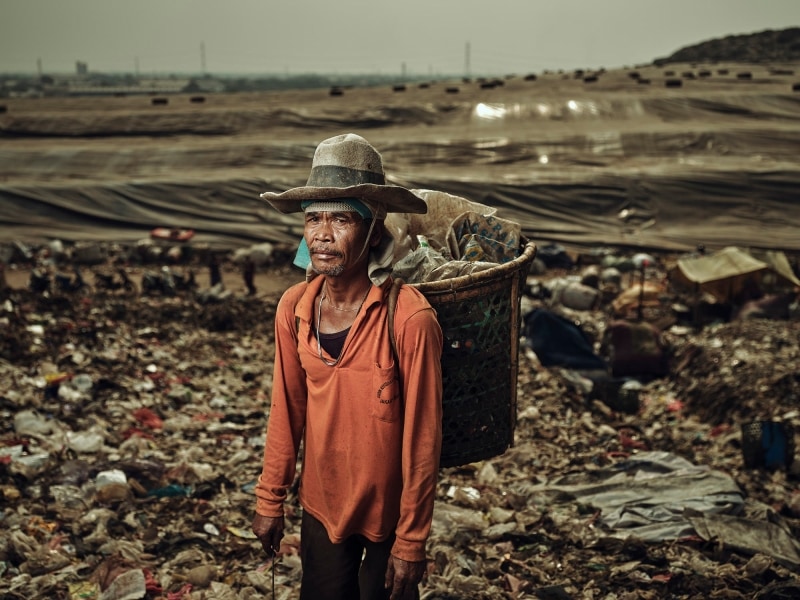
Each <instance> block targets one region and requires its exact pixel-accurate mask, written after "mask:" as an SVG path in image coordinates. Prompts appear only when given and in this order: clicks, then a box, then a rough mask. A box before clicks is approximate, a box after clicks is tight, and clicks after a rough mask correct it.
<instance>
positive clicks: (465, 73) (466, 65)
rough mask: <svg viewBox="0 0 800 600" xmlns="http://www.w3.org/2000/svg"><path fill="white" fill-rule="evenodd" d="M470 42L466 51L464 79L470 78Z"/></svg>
mask: <svg viewBox="0 0 800 600" xmlns="http://www.w3.org/2000/svg"><path fill="white" fill-rule="evenodd" d="M469 54H470V48H469V42H467V47H466V48H465V49H464V77H470V65H469V58H470V57H469Z"/></svg>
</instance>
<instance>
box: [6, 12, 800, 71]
mask: <svg viewBox="0 0 800 600" xmlns="http://www.w3.org/2000/svg"><path fill="white" fill-rule="evenodd" d="M0 8H2V11H0V15H1V17H0V18H1V19H2V21H0V72H20V71H24V72H31V73H35V72H36V71H37V69H38V66H39V64H41V69H42V72H44V73H65V72H74V70H75V62H76V61H84V62H86V63H88V65H89V70H90V71H95V72H98V71H105V72H137V71H138V72H139V73H140V74H142V75H146V74H155V73H158V74H165V73H173V72H174V73H201V72H203V70H205V72H207V73H210V74H235V73H256V74H258V73H262V74H263V73H288V74H299V73H365V72H369V73H383V74H392V73H398V74H400V73H402V72H403V70H404V69H405V72H406V73H408V74H422V75H428V74H430V75H441V74H457V75H461V74H474V75H479V74H495V75H501V74H511V73H516V74H520V73H527V72H537V71H542V70H544V69H575V68H598V67H606V68H614V67H621V66H627V65H636V64H643V63H648V62H651V61H652V60H654V59H656V58H660V57H664V56H667V55H669V54H671V53H673V52H674V51H676V50H679V49H680V48H683V47H685V46H688V45H691V44H695V43H698V42H702V41H706V40H709V39H713V38H718V37H723V36H726V35H731V34H746V33H755V32H758V31H763V30H764V29H784V28H786V27H796V26H800V0H483V1H478V0H394V1H393V2H384V1H382V0H372V1H366V0H0Z"/></svg>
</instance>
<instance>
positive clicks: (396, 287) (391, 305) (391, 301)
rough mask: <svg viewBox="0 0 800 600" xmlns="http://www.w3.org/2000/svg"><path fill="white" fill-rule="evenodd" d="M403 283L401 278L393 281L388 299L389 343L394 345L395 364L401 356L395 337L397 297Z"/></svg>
mask: <svg viewBox="0 0 800 600" xmlns="http://www.w3.org/2000/svg"><path fill="white" fill-rule="evenodd" d="M403 283H404V282H403V280H402V279H400V278H397V279H395V280H394V281H392V287H391V288H390V289H389V297H388V299H387V308H388V310H389V317H388V319H387V320H388V323H387V326H388V328H389V341H390V342H391V343H392V354H394V359H395V362H397V360H398V358H399V356H398V354H397V338H396V337H395V335H394V312H395V309H396V308H397V295H398V294H399V293H400V288H401V287H402V285H403Z"/></svg>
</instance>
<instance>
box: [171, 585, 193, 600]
mask: <svg viewBox="0 0 800 600" xmlns="http://www.w3.org/2000/svg"><path fill="white" fill-rule="evenodd" d="M191 591H192V584H191V583H184V584H183V587H182V588H181V589H179V590H178V591H177V592H168V593H167V600H185V599H186V598H190V596H189V594H190V593H191Z"/></svg>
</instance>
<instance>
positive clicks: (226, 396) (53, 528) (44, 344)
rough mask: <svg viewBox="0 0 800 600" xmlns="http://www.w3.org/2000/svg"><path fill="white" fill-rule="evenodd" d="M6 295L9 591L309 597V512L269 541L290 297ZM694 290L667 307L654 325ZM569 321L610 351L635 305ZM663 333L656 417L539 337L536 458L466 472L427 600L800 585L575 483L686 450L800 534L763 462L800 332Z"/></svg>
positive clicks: (445, 489)
mask: <svg viewBox="0 0 800 600" xmlns="http://www.w3.org/2000/svg"><path fill="white" fill-rule="evenodd" d="M551 275H552V274H551ZM0 294H1V295H2V296H1V297H0V309H1V312H0V331H1V332H2V336H1V337H0V382H2V383H0V412H1V413H2V420H0V423H2V425H1V426H0V498H2V509H0V523H1V524H2V528H3V531H4V534H3V536H2V540H0V591H1V592H2V597H3V598H7V599H9V600H21V599H26V600H30V599H39V598H41V599H45V598H47V599H70V600H72V599H78V598H81V599H85V598H97V599H101V598H102V599H103V600H112V599H121V598H131V599H133V598H149V599H156V598H162V599H167V598H168V599H184V598H194V599H201V598H202V599H204V598H208V599H210V598H214V599H222V600H227V599H231V600H236V599H248V600H249V599H254V598H265V597H266V598H269V597H272V594H273V591H274V594H275V597H276V598H283V599H288V598H296V597H297V584H298V581H299V573H300V565H299V558H298V556H297V550H298V546H299V543H300V540H299V519H298V507H297V506H296V505H295V504H292V505H290V507H289V508H290V510H289V514H288V516H287V530H286V533H287V536H286V538H285V540H284V545H283V555H282V557H281V558H280V559H279V560H278V561H276V562H275V563H274V564H273V563H272V562H270V561H269V560H267V558H266V557H265V556H264V554H263V552H262V550H261V549H260V545H259V544H258V543H257V541H256V540H254V539H253V537H252V534H251V533H250V532H249V524H250V519H251V515H252V510H253V506H254V496H253V495H252V489H253V485H254V480H255V477H256V476H257V474H258V472H259V469H260V462H261V451H262V447H263V434H264V427H265V424H266V414H267V411H268V398H269V392H270V382H271V379H270V376H271V368H272V359H273V356H274V345H273V333H272V325H273V323H272V320H273V316H274V309H275V306H276V304H277V300H278V295H277V294H276V295H274V296H260V297H252V296H248V295H245V294H228V295H225V296H224V297H219V298H216V299H215V300H213V301H209V300H208V297H207V296H206V297H203V296H202V295H201V294H199V293H198V292H197V290H194V291H187V292H180V293H176V294H174V295H169V296H166V295H150V296H148V295H144V294H140V293H136V294H131V293H126V292H125V291H124V290H118V291H107V292H106V293H102V294H100V293H95V294H80V293H57V294H42V293H40V292H34V291H32V290H30V289H19V288H5V289H4V290H2V291H0ZM613 297H614V295H613V294H611V295H609V299H611V298H613ZM675 300H676V299H675V298H674V297H670V296H669V295H664V296H663V297H661V298H660V300H659V306H660V309H661V311H660V313H659V306H656V307H652V306H651V307H649V310H651V311H654V312H653V313H652V316H653V319H660V318H662V317H663V316H664V315H665V314H668V313H669V306H670V305H671V304H672V303H674V302H675ZM542 303H543V301H542V299H541V297H539V298H529V299H528V303H527V304H526V305H525V306H526V307H527V308H528V309H530V308H531V306H535V305H541V304H542ZM561 312H562V314H566V315H569V316H570V317H571V318H573V319H574V320H575V321H581V322H583V323H584V324H585V330H586V331H588V332H591V334H592V335H597V336H598V339H597V340H596V342H599V336H600V335H601V334H602V332H603V330H604V329H605V328H607V326H608V322H609V319H610V318H611V316H612V315H611V311H610V310H609V308H608V304H605V303H604V304H603V305H599V306H597V305H596V306H594V307H593V308H592V310H589V311H579V312H570V311H568V310H562V311H561ZM578 317H579V318H578ZM662 321H663V319H662ZM661 332H662V335H663V338H664V340H665V345H666V347H668V349H669V372H668V374H667V375H666V376H663V377H654V378H649V379H648V380H645V381H642V383H641V387H639V388H638V389H637V391H638V395H637V400H638V403H637V404H636V405H635V407H634V408H633V409H632V410H631V409H630V408H629V407H628V408H629V409H628V410H620V407H619V406H616V405H614V403H613V402H609V401H608V398H601V397H597V395H596V394H592V393H589V392H588V391H587V389H586V387H585V386H584V385H583V384H584V383H585V378H582V377H581V376H580V375H576V374H575V373H571V372H569V371H567V370H565V369H559V368H545V367H543V366H542V364H541V362H540V361H539V358H538V357H537V356H536V355H535V354H534V353H533V352H532V351H531V350H530V349H528V348H525V347H524V346H523V351H522V355H521V365H520V373H519V381H518V407H517V414H518V421H517V425H516V441H515V444H514V446H513V447H512V448H511V449H509V450H508V451H507V452H506V453H505V454H503V455H502V456H499V457H495V458H492V459H489V460H485V461H482V462H478V463H472V464H469V465H464V466H461V467H452V468H449V469H443V470H442V473H441V479H440V485H439V492H438V501H437V507H436V511H435V519H434V528H433V533H432V535H431V540H430V544H429V556H430V568H429V574H428V577H427V579H426V581H425V583H424V585H423V586H422V597H423V598H425V599H427V600H433V599H439V600H450V599H453V600H454V599H466V598H471V599H486V600H489V599H492V600H494V599H518V598H575V599H578V598H581V599H583V598H591V599H601V598H602V599H612V598H613V599H633V598H712V597H715V598H763V599H766V598H774V599H777V598H789V597H798V595H800V578H798V564H797V563H794V562H793V561H792V558H791V555H790V554H787V553H786V552H784V553H778V552H777V551H774V549H773V550H770V549H769V548H768V547H764V548H763V549H762V550H758V549H756V550H754V549H753V548H754V546H753V545H752V544H744V545H743V544H741V543H737V541H738V540H737V539H734V540H733V541H731V540H730V539H726V538H724V537H720V536H716V537H714V536H704V535H701V534H700V533H694V534H692V535H687V536H685V537H682V538H679V539H670V540H662V541H644V540H642V539H640V538H638V537H637V536H634V535H624V532H623V534H622V535H620V533H619V531H613V530H611V529H610V528H609V527H608V526H607V525H605V524H604V521H603V518H604V517H606V516H607V515H604V514H602V511H601V510H600V509H598V507H597V506H596V505H595V504H594V503H592V502H584V501H581V499H580V498H579V497H577V496H575V495H572V494H569V493H567V492H565V491H563V490H560V491H554V489H553V487H552V484H553V483H554V482H560V483H562V484H563V483H575V482H576V481H587V480H588V481H591V480H592V479H593V478H594V480H596V481H599V480H600V477H601V476H602V475H603V474H605V473H607V472H608V470H609V469H613V468H615V467H617V466H619V465H620V464H623V463H624V462H625V461H628V460H630V459H632V458H636V457H637V456H651V455H652V453H660V456H667V455H669V456H676V457H679V458H680V459H681V460H684V461H688V462H689V463H691V464H692V465H695V466H697V467H698V468H700V469H709V470H713V471H714V472H721V473H724V474H726V475H727V476H729V477H730V479H731V480H732V481H733V482H734V485H736V486H738V488H739V489H740V490H741V498H742V500H743V502H742V504H741V510H740V512H739V516H740V517H746V518H747V519H749V521H748V522H750V523H753V524H754V527H756V528H759V527H761V525H762V524H766V523H770V524H772V525H775V526H776V527H779V528H780V530H781V532H782V533H783V534H785V535H787V536H789V537H790V538H792V539H795V540H796V539H798V537H799V536H800V494H798V491H797V482H798V478H797V472H796V470H795V469H796V466H795V465H792V466H791V467H790V468H785V469H783V468H779V469H761V468H754V469H748V468H745V466H744V464H743V457H742V435H741V431H740V426H741V424H742V423H745V422H747V421H751V420H759V419H765V420H769V419H780V420H782V421H784V422H785V423H787V424H792V425H796V424H798V423H800V412H798V399H799V398H800V375H798V373H799V372H800V370H799V369H798V366H799V365H800V322H798V321H797V320H788V321H787V320H767V319H750V320H743V321H735V322H726V321H720V322H716V323H712V324H708V325H705V326H703V327H681V326H677V324H676V323H674V322H673V323H672V326H669V323H666V324H664V323H662V327H661ZM596 346H597V347H599V343H598V344H596ZM658 502H659V498H658V497H654V498H653V499H652V504H653V505H657V504H658ZM694 517H695V518H698V515H694ZM711 517H713V516H710V515H706V518H707V519H709V520H710V519H711ZM711 524H712V525H713V521H711ZM776 543H777V542H776ZM798 547H800V546H798ZM756 548H758V547H757V546H756ZM791 550H793V551H797V548H791ZM798 556H800V554H798ZM787 557H788V558H787Z"/></svg>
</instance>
